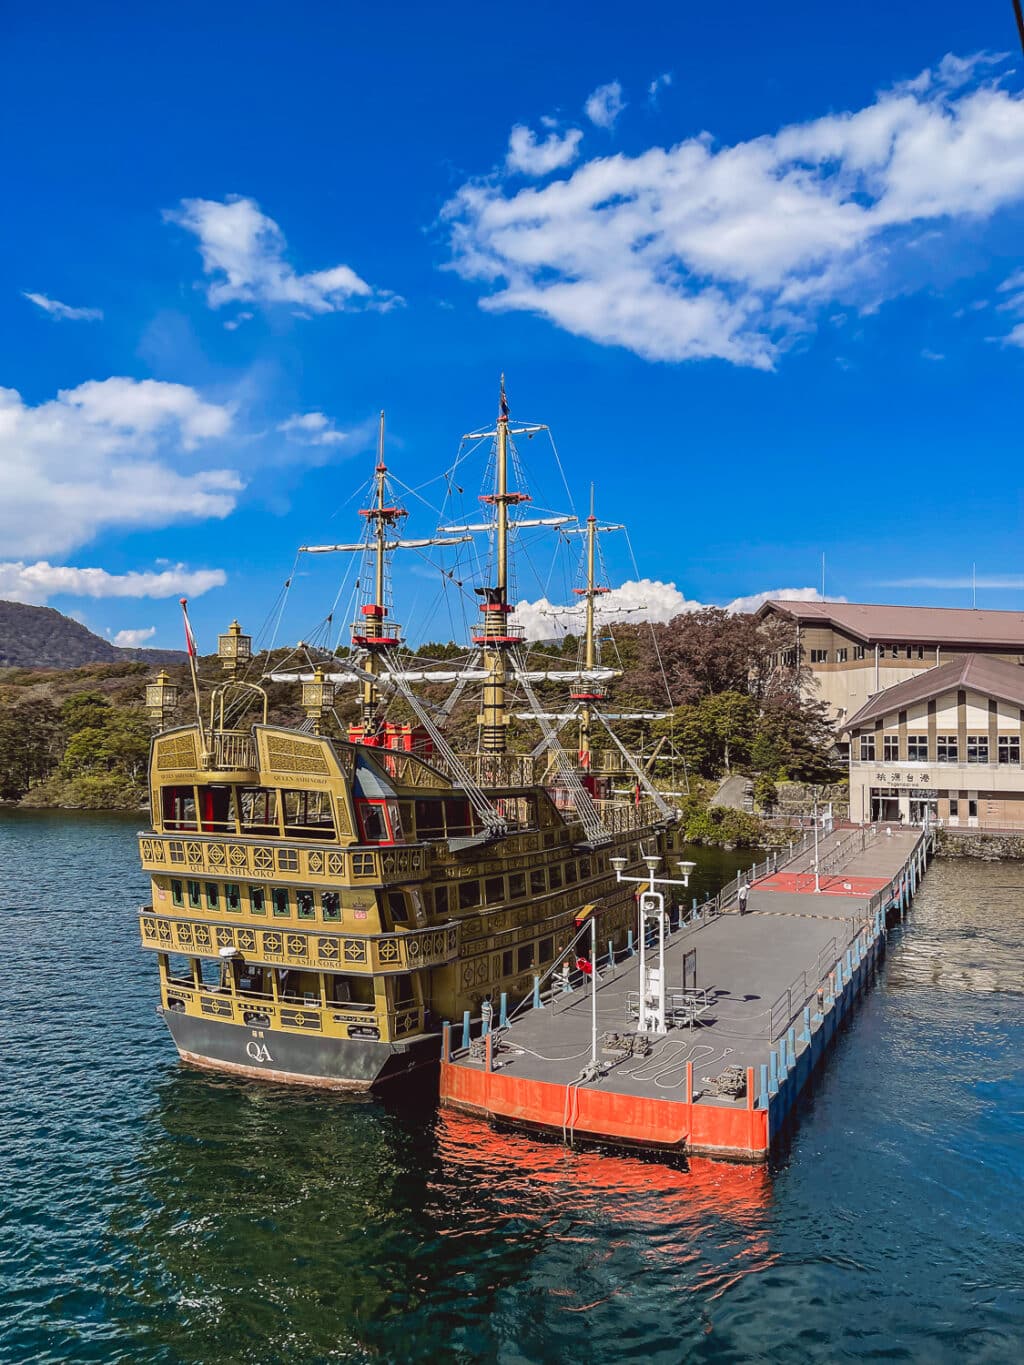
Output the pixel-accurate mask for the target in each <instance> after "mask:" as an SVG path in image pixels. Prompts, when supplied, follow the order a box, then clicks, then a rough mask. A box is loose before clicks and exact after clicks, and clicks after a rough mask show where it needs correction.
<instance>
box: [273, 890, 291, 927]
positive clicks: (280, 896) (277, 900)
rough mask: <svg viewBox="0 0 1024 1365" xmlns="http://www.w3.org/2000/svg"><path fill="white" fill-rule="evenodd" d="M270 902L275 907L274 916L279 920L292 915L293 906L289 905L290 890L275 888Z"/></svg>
mask: <svg viewBox="0 0 1024 1365" xmlns="http://www.w3.org/2000/svg"><path fill="white" fill-rule="evenodd" d="M270 900H271V903H272V905H273V907H274V914H275V915H277V916H278V918H279V919H280V918H283V917H284V916H285V915H288V914H290V913H291V906H290V905H289V904H288V888H287V887H285V886H275V887H274V889H273V890H272V891H271V893H270Z"/></svg>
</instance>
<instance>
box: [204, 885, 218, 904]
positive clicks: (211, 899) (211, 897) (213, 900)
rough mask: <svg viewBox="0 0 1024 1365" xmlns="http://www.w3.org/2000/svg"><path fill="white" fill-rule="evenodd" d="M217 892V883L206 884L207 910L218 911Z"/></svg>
mask: <svg viewBox="0 0 1024 1365" xmlns="http://www.w3.org/2000/svg"><path fill="white" fill-rule="evenodd" d="M217 892H218V887H217V883H216V882H207V883H206V908H207V910H216V908H217Z"/></svg>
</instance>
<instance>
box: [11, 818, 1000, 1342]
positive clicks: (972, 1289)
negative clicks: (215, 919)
mask: <svg viewBox="0 0 1024 1365" xmlns="http://www.w3.org/2000/svg"><path fill="white" fill-rule="evenodd" d="M133 828H134V822H133V821H131V820H127V821H126V820H124V819H121V818H118V817H106V816H96V817H88V816H79V817H71V816H62V815H46V814H36V813H33V814H31V815H28V814H24V815H23V814H20V813H17V812H0V868H2V875H3V881H2V890H0V916H2V920H0V926H2V927H0V933H2V947H3V960H2V966H0V1047H2V1057H3V1085H2V1088H0V1219H2V1223H0V1304H2V1307H3V1311H2V1318H0V1359H2V1360H3V1361H4V1362H8V1361H10V1362H23V1361H31V1362H49V1361H75V1362H86V1361H104V1362H110V1361H131V1362H155V1361H167V1362H178V1361H182V1362H186V1361H189V1362H190V1361H195V1362H254V1363H255V1362H259V1365H269V1363H270V1362H278V1361H301V1362H304V1363H305V1362H319V1361H359V1362H361V1361H388V1362H392V1361H394V1362H404V1361H416V1362H419V1361H445V1362H447V1361H456V1362H462V1361H466V1362H469V1361H495V1362H497V1361H500V1362H509V1363H510V1365H511V1363H512V1362H548V1361H551V1362H559V1365H560V1363H561V1362H564V1361H574V1362H592V1361H593V1362H606V1361H607V1362H612V1361H622V1360H630V1359H636V1360H643V1361H651V1362H681V1361H691V1360H692V1361H723V1362H724V1361H771V1362H788V1361H794V1362H796V1361H846V1360H854V1361H860V1360H870V1359H876V1360H877V1359H885V1360H910V1361H922V1362H944V1361H950V1362H952V1361H957V1362H961V1361H992V1362H1004V1361H1010V1360H1020V1359H1022V1358H1024V1295H1022V1289H1024V1218H1022V1175H1024V1116H1022V1110H1024V1079H1022V1073H1021V1058H1022V1056H1024V948H1022V937H1024V935H1022V929H1024V864H1014V863H1006V864H973V863H950V862H941V861H939V862H936V863H935V864H934V865H933V867H932V869H931V870H930V871H929V873H928V876H927V878H926V879H925V883H924V886H923V889H922V891H921V893H920V895H919V897H918V900H917V903H916V905H915V906H914V908H913V911H912V912H911V916H910V918H909V920H908V922H907V924H906V926H905V927H904V928H902V929H898V930H896V931H894V933H893V935H892V938H891V944H890V953H889V957H888V960H887V962H886V965H885V967H884V968H883V970H882V972H881V974H880V977H879V980H878V983H877V986H876V988H875V989H874V991H872V992H871V994H870V995H869V996H868V997H867V999H866V1000H865V1002H864V1004H863V1006H862V1008H861V1009H860V1010H859V1011H858V1012H857V1013H856V1014H855V1016H854V1020H853V1025H852V1027H851V1028H850V1029H849V1030H848V1031H847V1032H845V1033H844V1035H843V1036H842V1038H841V1040H840V1042H839V1045H838V1047H837V1049H836V1051H835V1053H834V1054H833V1056H832V1058H831V1060H830V1064H829V1066H828V1068H827V1072H826V1074H825V1076H824V1078H823V1080H822V1081H821V1083H820V1084H819V1085H818V1088H817V1090H816V1092H815V1094H814V1096H813V1098H812V1100H811V1101H810V1103H809V1104H808V1105H807V1106H806V1108H805V1109H804V1111H803V1112H802V1114H801V1117H800V1122H799V1125H798V1127H797V1128H796V1131H795V1134H794V1136H793V1137H792V1138H791V1140H790V1142H789V1144H788V1146H787V1148H786V1149H785V1150H784V1151H782V1152H780V1153H779V1155H778V1157H777V1159H776V1160H775V1162H774V1163H773V1164H772V1166H771V1167H770V1168H768V1169H759V1168H745V1167H738V1166H729V1165H722V1164H716V1163H712V1162H707V1161H694V1162H692V1163H691V1164H690V1166H689V1168H687V1167H686V1166H685V1164H684V1163H678V1164H666V1163H664V1162H662V1161H658V1160H643V1159H636V1158H632V1157H624V1156H621V1155H619V1156H616V1155H610V1156H606V1155H600V1154H597V1153H593V1152H568V1151H565V1150H563V1149H562V1148H561V1147H560V1146H558V1145H555V1144H552V1143H544V1142H538V1141H533V1140H531V1139H528V1138H524V1137H519V1136H515V1135H512V1136H508V1135H499V1134H496V1133H494V1132H493V1131H492V1130H491V1129H490V1128H487V1127H485V1126H482V1125H480V1124H477V1123H475V1122H470V1121H467V1120H464V1119H453V1118H451V1117H448V1116H444V1115H441V1116H438V1115H436V1114H435V1113H434V1111H433V1110H432V1108H431V1107H430V1106H429V1104H424V1103H423V1101H422V1099H420V1100H418V1101H417V1100H416V1099H415V1098H414V1097H411V1098H410V1099H409V1100H408V1101H407V1102H406V1103H405V1104H404V1106H401V1107H397V1108H396V1107H395V1106H393V1105H385V1104H382V1103H381V1102H379V1101H377V1100H370V1099H365V1098H344V1097H335V1096H330V1095H322V1094H312V1093H311V1094H304V1093H300V1092H291V1091H287V1090H279V1089H272V1088H268V1087H262V1086H259V1085H257V1084H247V1083H235V1082H232V1081H220V1080H216V1079H210V1078H209V1077H208V1076H205V1075H201V1074H198V1073H192V1072H189V1071H186V1070H184V1069H182V1068H180V1067H179V1065H178V1063H177V1060H176V1057H175V1054H174V1051H173V1048H172V1045H171V1042H170V1038H169V1037H168V1035H167V1033H166V1031H165V1029H164V1026H163V1024H162V1022H161V1021H160V1020H159V1019H158V1018H157V1016H156V1014H155V1012H154V1004H155V1000H156V988H155V977H154V963H153V961H152V958H151V956H150V955H148V954H143V953H142V952H141V950H140V949H139V948H138V946H137V938H138V935H137V926H136V924H135V918H134V917H135V910H136V906H137V905H138V904H139V903H140V902H141V901H142V900H143V899H144V897H145V894H146V880H145V878H143V876H142V874H141V873H140V871H139V869H138V866H137V860H136V851H135V845H134V839H133ZM693 856H696V857H697V858H698V860H702V861H703V862H704V863H705V864H706V865H707V866H708V867H711V866H712V865H713V866H714V868H715V872H714V876H718V877H720V878H724V877H726V876H731V875H732V874H733V872H734V871H735V869H736V866H737V864H738V862H739V861H741V860H742V859H741V858H734V859H729V858H728V857H725V856H724V855H715V856H714V857H713V856H712V855H710V854H709V853H707V852H702V851H699V850H698V851H697V852H696V853H695V855H693ZM744 856H745V855H744ZM747 860H748V861H749V859H747ZM710 880H712V881H713V880H714V878H713V877H711V878H710ZM701 889H702V890H703V889H704V887H703V886H702V888H701Z"/></svg>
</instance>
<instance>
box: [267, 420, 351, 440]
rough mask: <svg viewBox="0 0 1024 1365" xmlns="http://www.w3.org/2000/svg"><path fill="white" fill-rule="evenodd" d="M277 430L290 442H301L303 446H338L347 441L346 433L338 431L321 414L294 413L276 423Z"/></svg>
mask: <svg viewBox="0 0 1024 1365" xmlns="http://www.w3.org/2000/svg"><path fill="white" fill-rule="evenodd" d="M277 429H278V431H280V432H282V433H283V434H284V435H285V436H287V437H288V438H289V439H290V440H293V441H301V442H302V443H303V445H311V446H329V445H340V444H341V443H342V442H343V441H347V440H348V433H347V432H344V431H338V429H337V428H336V427H335V425H334V423H333V422H332V421H331V419H330V418H329V417H327V416H326V415H325V414H324V413H322V412H302V413H299V412H297V413H294V414H293V415H292V416H291V417H289V418H288V419H287V420H286V421H284V422H280V423H278V427H277Z"/></svg>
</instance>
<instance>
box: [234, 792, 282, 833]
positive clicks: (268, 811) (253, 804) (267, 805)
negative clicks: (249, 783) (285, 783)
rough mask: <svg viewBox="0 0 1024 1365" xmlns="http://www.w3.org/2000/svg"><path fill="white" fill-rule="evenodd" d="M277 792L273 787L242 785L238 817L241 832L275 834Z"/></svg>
mask: <svg viewBox="0 0 1024 1365" xmlns="http://www.w3.org/2000/svg"><path fill="white" fill-rule="evenodd" d="M277 804H278V803H277V792H276V791H275V790H274V788H273V787H243V788H242V790H241V795H240V800H239V819H240V823H241V827H242V833H243V834H277V832H278V827H277Z"/></svg>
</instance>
